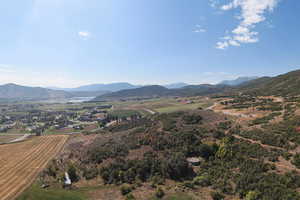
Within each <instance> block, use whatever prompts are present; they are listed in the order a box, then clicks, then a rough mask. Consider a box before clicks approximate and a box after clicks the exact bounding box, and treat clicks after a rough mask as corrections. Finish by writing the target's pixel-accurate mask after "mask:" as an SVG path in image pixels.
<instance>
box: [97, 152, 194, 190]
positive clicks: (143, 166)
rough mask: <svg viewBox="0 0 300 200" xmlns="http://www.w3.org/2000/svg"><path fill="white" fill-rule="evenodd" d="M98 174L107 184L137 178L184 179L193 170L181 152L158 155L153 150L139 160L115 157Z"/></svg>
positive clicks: (190, 174) (120, 182)
mask: <svg viewBox="0 0 300 200" xmlns="http://www.w3.org/2000/svg"><path fill="white" fill-rule="evenodd" d="M100 175H101V177H102V178H103V180H104V182H105V183H107V184H123V183H134V182H136V181H138V180H139V181H143V182H144V181H148V180H156V181H158V182H159V181H163V180H164V179H166V178H169V179H173V180H184V179H186V178H189V177H191V176H193V170H192V168H190V166H189V164H188V162H187V161H186V157H185V156H184V155H183V154H181V153H172V154H170V155H166V156H163V157H159V156H158V155H156V154H155V153H153V152H148V153H146V154H145V155H144V158H143V159H141V160H123V159H117V160H116V161H115V162H113V163H111V164H110V165H109V166H107V167H103V168H102V169H101V171H100Z"/></svg>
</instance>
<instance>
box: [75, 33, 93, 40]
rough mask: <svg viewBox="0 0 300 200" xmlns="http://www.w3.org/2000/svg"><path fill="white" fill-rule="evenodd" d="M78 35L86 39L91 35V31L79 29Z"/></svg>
mask: <svg viewBox="0 0 300 200" xmlns="http://www.w3.org/2000/svg"><path fill="white" fill-rule="evenodd" d="M78 35H79V37H81V38H82V39H84V40H87V39H88V38H90V37H91V33H90V32H88V31H79V32H78Z"/></svg>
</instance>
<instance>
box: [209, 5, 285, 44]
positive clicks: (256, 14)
mask: <svg viewBox="0 0 300 200" xmlns="http://www.w3.org/2000/svg"><path fill="white" fill-rule="evenodd" d="M278 1H279V0H230V2H229V3H228V4H225V5H222V6H220V7H219V9H220V10H223V11H228V10H232V9H240V10H241V13H240V14H239V15H238V19H239V20H240V23H239V25H238V26H237V27H236V28H235V29H233V30H232V31H231V32H230V33H229V34H228V35H226V36H225V37H223V38H221V41H219V42H218V43H217V46H216V48H218V49H226V48H227V47H229V46H241V45H242V44H248V43H256V42H258V41H259V38H258V34H259V33H258V32H256V31H254V29H255V27H256V25H257V24H259V23H261V22H263V21H265V20H266V17H265V15H266V13H267V12H272V11H273V10H274V8H275V7H276V6H277V3H278ZM210 2H211V4H212V6H214V7H216V5H218V2H217V0H210Z"/></svg>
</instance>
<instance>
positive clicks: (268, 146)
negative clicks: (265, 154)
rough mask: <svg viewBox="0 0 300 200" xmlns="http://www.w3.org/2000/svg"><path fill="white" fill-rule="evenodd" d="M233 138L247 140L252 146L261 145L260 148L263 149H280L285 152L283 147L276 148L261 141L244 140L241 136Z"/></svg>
mask: <svg viewBox="0 0 300 200" xmlns="http://www.w3.org/2000/svg"><path fill="white" fill-rule="evenodd" d="M232 136H233V137H235V138H237V139H241V140H245V141H248V142H251V143H252V144H259V145H260V146H262V147H263V148H266V149H278V150H285V149H283V148H281V147H276V146H271V145H267V144H262V143H261V142H260V141H257V140H252V139H248V138H244V137H242V136H240V135H232Z"/></svg>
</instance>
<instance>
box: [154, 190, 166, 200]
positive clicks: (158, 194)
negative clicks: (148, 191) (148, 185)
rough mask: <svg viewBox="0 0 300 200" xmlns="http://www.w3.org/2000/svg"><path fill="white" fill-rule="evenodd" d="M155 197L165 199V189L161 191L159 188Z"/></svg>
mask: <svg viewBox="0 0 300 200" xmlns="http://www.w3.org/2000/svg"><path fill="white" fill-rule="evenodd" d="M155 196H156V197H157V198H159V199H161V198H163V196H165V192H164V191H163V189H161V188H160V187H159V188H157V190H156V192H155Z"/></svg>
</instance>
